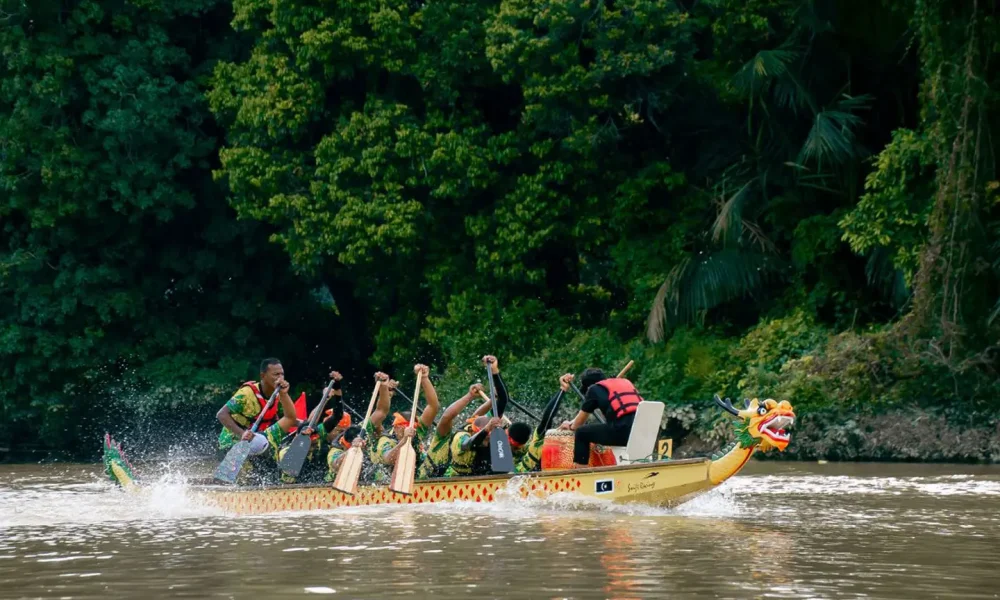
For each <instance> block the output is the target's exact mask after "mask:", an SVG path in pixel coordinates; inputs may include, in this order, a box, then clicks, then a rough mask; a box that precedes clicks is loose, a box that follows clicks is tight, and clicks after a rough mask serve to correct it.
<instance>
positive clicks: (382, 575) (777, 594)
mask: <svg viewBox="0 0 1000 600" xmlns="http://www.w3.org/2000/svg"><path fill="white" fill-rule="evenodd" d="M147 479H148V476H147ZM156 487H157V493H156V494H154V495H153V496H152V498H151V499H149V500H145V501H141V502H140V501H137V500H135V499H134V498H132V497H127V496H125V495H124V494H123V493H121V492H120V491H118V490H117V489H115V488H114V487H113V486H112V485H111V484H110V482H107V481H106V480H104V479H103V476H102V475H101V474H100V472H99V467H98V466H96V465H45V466H42V465H20V466H0V598H74V599H75V598H143V599H146V600H148V599H152V598H254V599H256V598H261V599H268V600H270V599H274V598H300V597H304V598H310V597H316V596H322V595H327V596H330V597H333V598H390V597H407V598H434V599H435V600H436V599H449V598H472V597H474V598H526V599H527V598H531V599H534V598H615V599H627V598H691V599H703V598H705V599H707V598H754V599H756V598H885V599H905V600H922V599H926V598H963V599H976V598H1000V468H997V467H976V466H954V465H951V466H930V465H885V464H878V465H876V464H850V465H845V464H834V463H831V464H822V465H821V464H815V463H810V464H805V463H781V464H776V463H757V462H753V463H751V464H750V465H748V467H747V468H746V469H745V470H744V471H743V473H742V474H741V475H740V476H738V477H735V478H733V479H732V480H730V481H728V482H726V483H725V484H723V486H722V487H720V488H718V489H716V490H713V491H712V492H710V493H708V494H707V495H704V496H702V497H700V498H697V499H695V500H693V501H691V502H689V503H688V504H685V505H683V506H681V507H679V508H677V509H674V510H664V509H656V508H643V507H633V508H616V507H610V506H609V507H604V508H595V506H594V505H593V504H592V503H579V504H577V503H574V502H573V501H572V500H563V501H560V502H557V503H556V502H541V501H532V502H528V501H520V502H515V501H508V502H507V503H501V504H496V505H483V504H475V503H458V504H438V505H427V506H405V507H367V508H359V509H343V510H338V511H324V512H310V513H295V514H275V515H264V516H257V517H243V518H232V517H227V516H225V515H221V514H217V513H216V512H214V511H213V510H208V509H204V508H201V507H198V506H196V505H193V504H192V503H191V501H189V500H188V499H187V496H186V491H185V490H186V487H185V485H184V483H183V480H182V478H181V477H180V476H179V475H176V474H175V475H168V476H164V477H163V479H162V480H161V481H159V482H158V483H156Z"/></svg>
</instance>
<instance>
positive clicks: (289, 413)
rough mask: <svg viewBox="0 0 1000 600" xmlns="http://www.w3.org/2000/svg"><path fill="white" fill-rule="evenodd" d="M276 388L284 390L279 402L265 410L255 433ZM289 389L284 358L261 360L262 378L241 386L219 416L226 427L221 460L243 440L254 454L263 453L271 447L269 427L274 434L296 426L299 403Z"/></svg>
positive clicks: (221, 445) (279, 395)
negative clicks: (256, 424) (248, 443)
mask: <svg viewBox="0 0 1000 600" xmlns="http://www.w3.org/2000/svg"><path fill="white" fill-rule="evenodd" d="M276 388H277V389H278V390H280V391H279V392H278V402H276V403H275V404H274V405H272V406H271V408H270V409H269V410H268V411H267V412H266V413H264V418H263V419H262V420H261V422H260V425H259V426H258V428H257V433H251V432H250V427H251V426H252V424H253V422H254V421H255V420H256V419H257V415H259V414H260V411H262V410H263V409H264V407H265V406H267V400H268V398H270V397H271V394H272V393H273V392H274V390H275V389H276ZM288 390H289V383H288V381H286V380H285V369H284V367H283V366H282V365H281V361H280V360H278V359H277V358H265V359H264V360H263V361H261V363H260V381H259V382H257V381H247V382H246V383H244V384H243V385H241V386H240V387H239V389H237V390H236V393H235V394H233V396H232V398H230V399H229V400H228V401H227V402H226V403H225V404H224V405H223V406H222V408H220V409H219V412H217V413H216V415H215V416H216V418H218V419H219V422H220V423H222V426H223V427H222V431H221V432H220V433H219V451H220V460H221V456H224V455H225V453H226V452H227V451H228V450H229V449H230V448H231V447H232V446H233V444H235V443H236V441H237V440H240V439H243V440H247V441H249V442H250V456H258V455H260V454H263V453H265V452H267V450H268V448H269V447H270V444H269V438H268V434H267V432H268V431H269V430H270V431H271V434H272V436H274V435H280V434H283V433H284V432H287V431H289V430H290V429H291V428H292V427H295V425H296V423H297V421H296V419H295V403H294V402H292V398H291V396H289V395H288Z"/></svg>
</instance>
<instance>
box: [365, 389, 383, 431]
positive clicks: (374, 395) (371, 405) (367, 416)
mask: <svg viewBox="0 0 1000 600" xmlns="http://www.w3.org/2000/svg"><path fill="white" fill-rule="evenodd" d="M380 385H382V382H381V381H379V380H378V379H376V380H375V389H374V390H372V399H371V400H369V401H368V412H366V413H365V420H364V421H362V422H361V431H364V430H365V427H366V426H367V425H368V419H370V418H371V416H372V410H373V409H374V408H375V399H376V398H378V388H379V386H380Z"/></svg>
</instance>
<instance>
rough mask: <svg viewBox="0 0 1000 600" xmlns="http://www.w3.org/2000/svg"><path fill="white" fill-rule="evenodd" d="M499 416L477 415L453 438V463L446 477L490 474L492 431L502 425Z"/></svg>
mask: <svg viewBox="0 0 1000 600" xmlns="http://www.w3.org/2000/svg"><path fill="white" fill-rule="evenodd" d="M502 423H503V421H501V420H500V419H499V418H497V417H486V416H482V417H476V418H475V419H472V423H470V424H469V427H466V428H465V429H463V430H462V431H459V432H457V433H455V435H454V436H452V438H451V465H449V467H448V470H447V471H446V472H445V477H455V476H458V475H488V474H490V473H492V469H491V468H490V448H489V440H490V432H492V431H493V430H494V429H496V428H497V427H500V426H501V425H502Z"/></svg>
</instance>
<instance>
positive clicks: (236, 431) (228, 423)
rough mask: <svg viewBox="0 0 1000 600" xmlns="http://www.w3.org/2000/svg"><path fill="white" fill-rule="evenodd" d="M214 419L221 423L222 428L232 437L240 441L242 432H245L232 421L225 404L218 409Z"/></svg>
mask: <svg viewBox="0 0 1000 600" xmlns="http://www.w3.org/2000/svg"><path fill="white" fill-rule="evenodd" d="M215 418H216V419H218V420H219V423H222V426H223V427H225V428H226V429H228V430H229V431H230V432H231V433H232V434H233V437H235V438H236V439H240V438H242V437H243V432H244V431H245V430H244V429H243V428H242V427H240V426H239V424H238V423H237V422H236V421H235V420H234V419H233V415H232V414H230V412H229V407H228V406H226V405H225V404H223V405H222V408H220V409H219V412H217V413H215Z"/></svg>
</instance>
